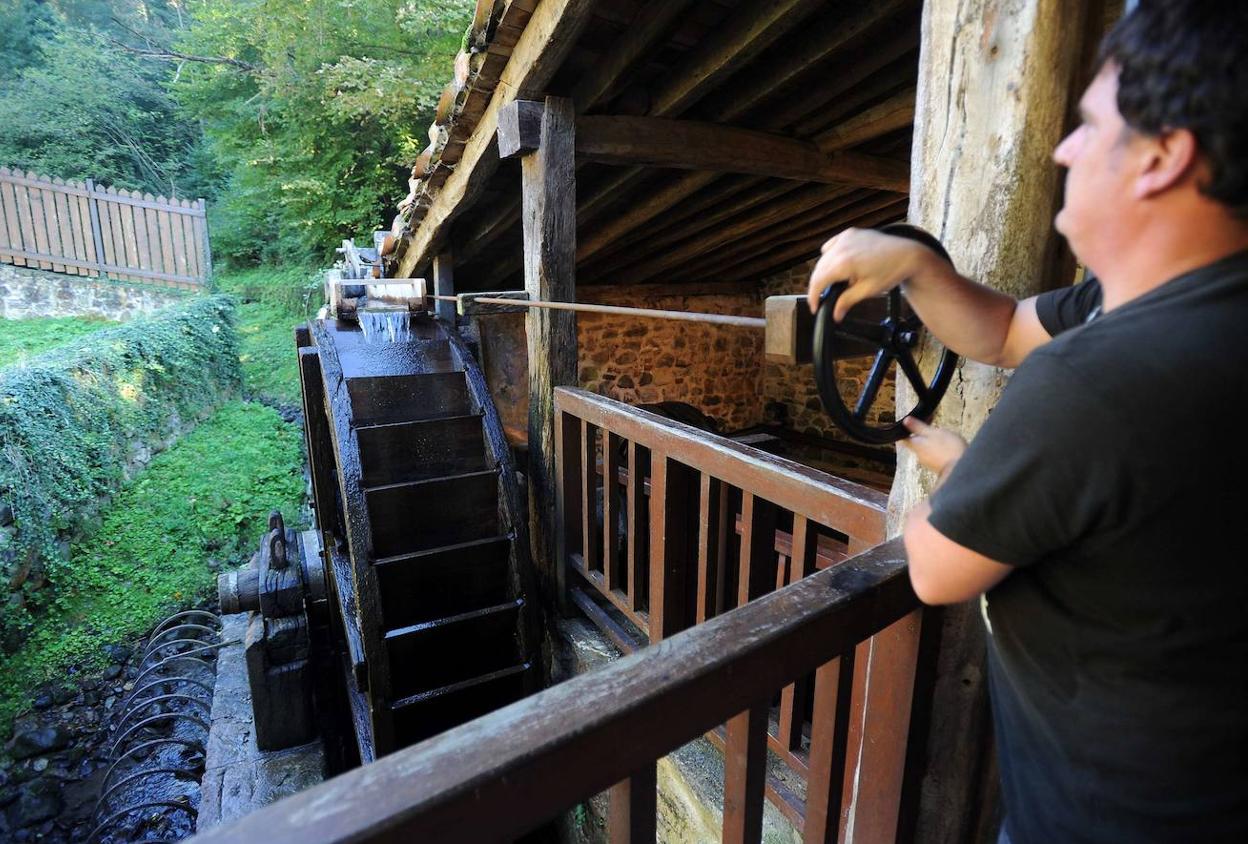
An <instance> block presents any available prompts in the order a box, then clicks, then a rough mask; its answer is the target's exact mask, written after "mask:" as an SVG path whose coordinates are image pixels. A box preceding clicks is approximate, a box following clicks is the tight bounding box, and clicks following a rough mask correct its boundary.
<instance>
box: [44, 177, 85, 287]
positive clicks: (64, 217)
mask: <svg viewBox="0 0 1248 844" xmlns="http://www.w3.org/2000/svg"><path fill="white" fill-rule="evenodd" d="M52 184H53V185H54V186H55V187H53V188H52V189H51V190H49V191H47V200H48V201H47V210H48V211H49V218H48V222H49V227H48V231H49V234H50V235H51V237H50V238H49V241H50V242H52V244H53V249H52V253H53V254H54V255H63V256H65V257H67V258H77V257H78V256H77V255H75V254H74V236H73V234H72V233H71V230H70V227H69V203H68V202H66V196H65V193H64V191H62V190H61V188H63V187H64V186H65V180H64V179H61V178H59V177H58V178H53V179H52ZM59 272H63V273H69V274H71V275H78V268H77V267H74V266H72V265H71V266H67V265H65V264H61V265H60V270H59Z"/></svg>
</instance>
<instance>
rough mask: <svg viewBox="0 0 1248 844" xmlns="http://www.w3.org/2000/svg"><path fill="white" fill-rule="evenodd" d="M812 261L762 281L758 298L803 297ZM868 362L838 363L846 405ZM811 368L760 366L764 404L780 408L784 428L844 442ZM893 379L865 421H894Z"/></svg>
mask: <svg viewBox="0 0 1248 844" xmlns="http://www.w3.org/2000/svg"><path fill="white" fill-rule="evenodd" d="M813 268H814V261H811V262H809V263H806V264H801V265H799V266H797V267H794V268H793V269H791V270H789V271H787V272H784V273H781V274H779V275H775V276H772V277H771V278H768V279H764V281H763V282H762V296H763V297H767V296H783V295H788V294H793V293H805V292H806V283H807V282H808V281H809V279H810V273H811V270H812V269H813ZM871 363H872V358H869V357H864V358H854V359H850V360H845V361H842V362H841V364H842V366H843V372H844V375H845V377H843V378H842V379H841V395H842V396H845V397H846V401H847V402H852V401H854V399H855V397H857V396H858V394H859V393H861V392H862V385H863V383H864V382H865V381H866V378H867V375H868V373H869V372H870V369H871ZM814 370H815V368H814V366H813V365H811V364H804V365H801V366H780V365H778V364H774V363H767V364H764V366H763V379H762V395H763V397H764V401H765V402H768V403H777V404H779V405H782V406H783V408H784V411H783V412H784V419H785V421H784V425H785V427H787V428H791V429H792V430H795V431H800V432H802V433H805V434H817V435H820V436H825V437H828V438H830V439H837V440H848V437H846V435H845V434H844V433H843V432H842V431H841V430H840V429H839V428H838V427H836V424H835V423H834V422H833V421H832V417H830V416H828V414H827V413H825V412H824V410H823V404H822V403H821V402H820V401H819V390H818V389H817V388H816V387H815V371H814ZM893 396H894V393H893V377H892V375H891V374H890V376H889V378H888V380H886V381H885V382H884V385H883V386H882V387H881V388H880V393H879V396H878V397H877V398H876V401H875V405H874V409H873V411H872V413H871V414H870V416H869V417H868V420H867V421H868V422H870V423H872V424H877V425H878V424H882V423H889V422H892V421H893V417H894V404H893V402H894V398H893Z"/></svg>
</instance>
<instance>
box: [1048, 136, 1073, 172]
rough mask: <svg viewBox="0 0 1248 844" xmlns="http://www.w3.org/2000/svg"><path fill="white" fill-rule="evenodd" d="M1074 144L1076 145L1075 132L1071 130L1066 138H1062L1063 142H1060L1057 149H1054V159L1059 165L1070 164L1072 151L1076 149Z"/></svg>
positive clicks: (1066, 165) (1067, 165)
mask: <svg viewBox="0 0 1248 844" xmlns="http://www.w3.org/2000/svg"><path fill="white" fill-rule="evenodd" d="M1074 145H1075V133H1074V132H1071V133H1070V134H1069V135H1067V136H1066V137H1065V138H1062V141H1061V143H1059V144H1058V145H1057V147H1056V149H1054V150H1053V161H1054V162H1055V163H1056V164H1057V165H1058V166H1059V167H1069V166H1070V160H1071V159H1070V156H1071V153H1072V152H1073V151H1074Z"/></svg>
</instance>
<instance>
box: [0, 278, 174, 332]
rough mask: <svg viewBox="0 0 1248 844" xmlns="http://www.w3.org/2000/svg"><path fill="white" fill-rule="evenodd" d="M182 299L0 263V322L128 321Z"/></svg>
mask: <svg viewBox="0 0 1248 844" xmlns="http://www.w3.org/2000/svg"><path fill="white" fill-rule="evenodd" d="M186 296H187V293H186V292H184V291H180V290H173V289H162V288H159V287H147V286H145V285H139V284H126V283H122V282H116V281H101V280H99V279H94V278H88V277H87V276H79V275H64V274H62V273H53V272H44V271H42V270H36V269H31V268H30V267H15V266H13V265H11V264H0V319H27V318H30V317H66V316H95V317H103V318H105V319H115V320H128V319H131V318H133V317H136V316H141V315H146V314H151V313H154V312H155V311H158V310H160V309H161V308H163V307H165V306H166V305H170V304H172V303H174V302H178V301H182V300H183V299H185V298H186Z"/></svg>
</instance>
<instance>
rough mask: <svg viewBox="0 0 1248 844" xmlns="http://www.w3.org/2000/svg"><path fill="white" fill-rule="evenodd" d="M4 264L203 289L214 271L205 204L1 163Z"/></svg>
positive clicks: (1, 249)
mask: <svg viewBox="0 0 1248 844" xmlns="http://www.w3.org/2000/svg"><path fill="white" fill-rule="evenodd" d="M0 263H6V264H14V265H16V266H19V267H27V266H29V267H33V268H37V269H44V270H52V271H53V272H58V273H67V274H69V275H85V276H111V277H112V278H115V279H117V280H120V281H140V282H146V283H156V284H161V285H165V286H171V287H186V288H196V287H203V286H205V285H207V283H208V279H209V278H210V277H211V275H212V251H211V249H210V247H209V244H208V223H207V217H206V215H205V210H204V201H203V200H202V199H199V200H196V201H195V202H191V201H189V200H184V199H166V198H165V197H163V196H159V197H154V196H152V195H151V194H144V195H140V194H139V193H138V192H131V191H126V190H117V189H115V188H102V187H97V186H96V185H95V184H93V183H92V182H91V180H90V179H88V180H87V181H85V182H72V181H71V182H66V181H64V180H61V179H47V178H43V177H40V176H36V175H35V174H33V173H21V172H13V171H10V170H9V169H8V168H6V167H0Z"/></svg>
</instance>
